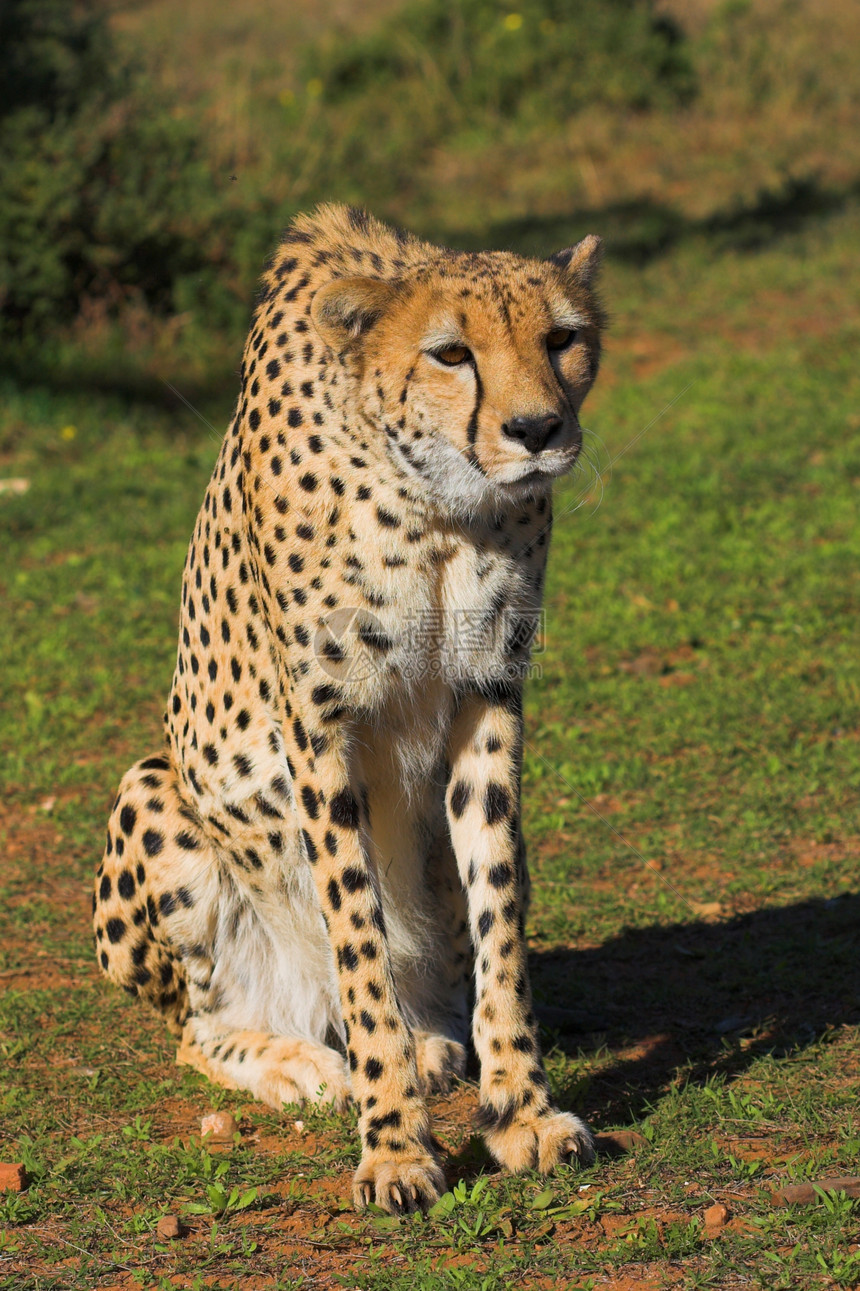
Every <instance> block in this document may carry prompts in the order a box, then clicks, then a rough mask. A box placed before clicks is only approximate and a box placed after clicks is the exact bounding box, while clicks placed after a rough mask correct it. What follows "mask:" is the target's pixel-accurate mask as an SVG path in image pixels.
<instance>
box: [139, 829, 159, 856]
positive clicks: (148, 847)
mask: <svg viewBox="0 0 860 1291" xmlns="http://www.w3.org/2000/svg"><path fill="white" fill-rule="evenodd" d="M163 847H164V835H163V834H161V833H159V831H158V830H157V829H148V830H147V831H146V833H145V834H144V836H143V848H144V851H145V852H146V854H147V856H158V854H159V852H160V851H161V850H162V848H163Z"/></svg>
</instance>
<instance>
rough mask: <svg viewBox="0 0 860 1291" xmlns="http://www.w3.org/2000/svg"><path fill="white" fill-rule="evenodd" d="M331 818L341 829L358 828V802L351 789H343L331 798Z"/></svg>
mask: <svg viewBox="0 0 860 1291" xmlns="http://www.w3.org/2000/svg"><path fill="white" fill-rule="evenodd" d="M329 813H330V815H331V819H332V821H333V823H334V824H335V825H340V827H341V829H358V803H357V802H356V800H355V795H354V793H353V792H352V790H351V789H349V788H345V789H341V790H340V792H339V793H336V794H335V795H334V797H333V798H332V800H331V806H330V808H329Z"/></svg>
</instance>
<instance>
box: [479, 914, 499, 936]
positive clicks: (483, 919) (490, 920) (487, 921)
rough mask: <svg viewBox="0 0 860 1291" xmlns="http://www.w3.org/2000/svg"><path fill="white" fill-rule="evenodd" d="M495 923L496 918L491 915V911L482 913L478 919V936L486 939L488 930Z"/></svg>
mask: <svg viewBox="0 0 860 1291" xmlns="http://www.w3.org/2000/svg"><path fill="white" fill-rule="evenodd" d="M495 922H496V916H495V915H494V914H493V912H492V910H484V911H482V913H481V916H480V918H479V919H478V932H479V934H480V935H481V936H482V937H486V935H487V933H488V932H489V931H490V929H491V928H492V926H493V924H494V923H495Z"/></svg>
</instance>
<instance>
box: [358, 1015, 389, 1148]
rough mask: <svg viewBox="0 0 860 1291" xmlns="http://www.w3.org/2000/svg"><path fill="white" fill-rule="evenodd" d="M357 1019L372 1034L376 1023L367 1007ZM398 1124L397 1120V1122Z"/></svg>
mask: <svg viewBox="0 0 860 1291" xmlns="http://www.w3.org/2000/svg"><path fill="white" fill-rule="evenodd" d="M358 1020H359V1022H360V1023H361V1025H362V1026H363V1027H364V1029H365V1031H367V1032H368V1033H369V1034H371V1035H372V1034H373V1032H374V1031H375V1030H376V1023H375V1022H374V1020H373V1018H372V1017H371V1016H370V1014H369V1013H368V1011H367V1009H362V1010H361V1013H360V1014H359V1018H358ZM398 1115H399V1113H398ZM398 1124H399V1122H398Z"/></svg>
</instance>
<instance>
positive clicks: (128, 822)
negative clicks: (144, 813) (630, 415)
mask: <svg viewBox="0 0 860 1291" xmlns="http://www.w3.org/2000/svg"><path fill="white" fill-rule="evenodd" d="M119 824H120V829H121V830H122V832H123V833H124V834H131V833H133V831H134V827H135V825H136V824H137V812H136V811H135V809H134V807H131V806H129V804H128V803H126V805H125V806H124V807H123V809H122V811H121V812H120V813H119Z"/></svg>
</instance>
